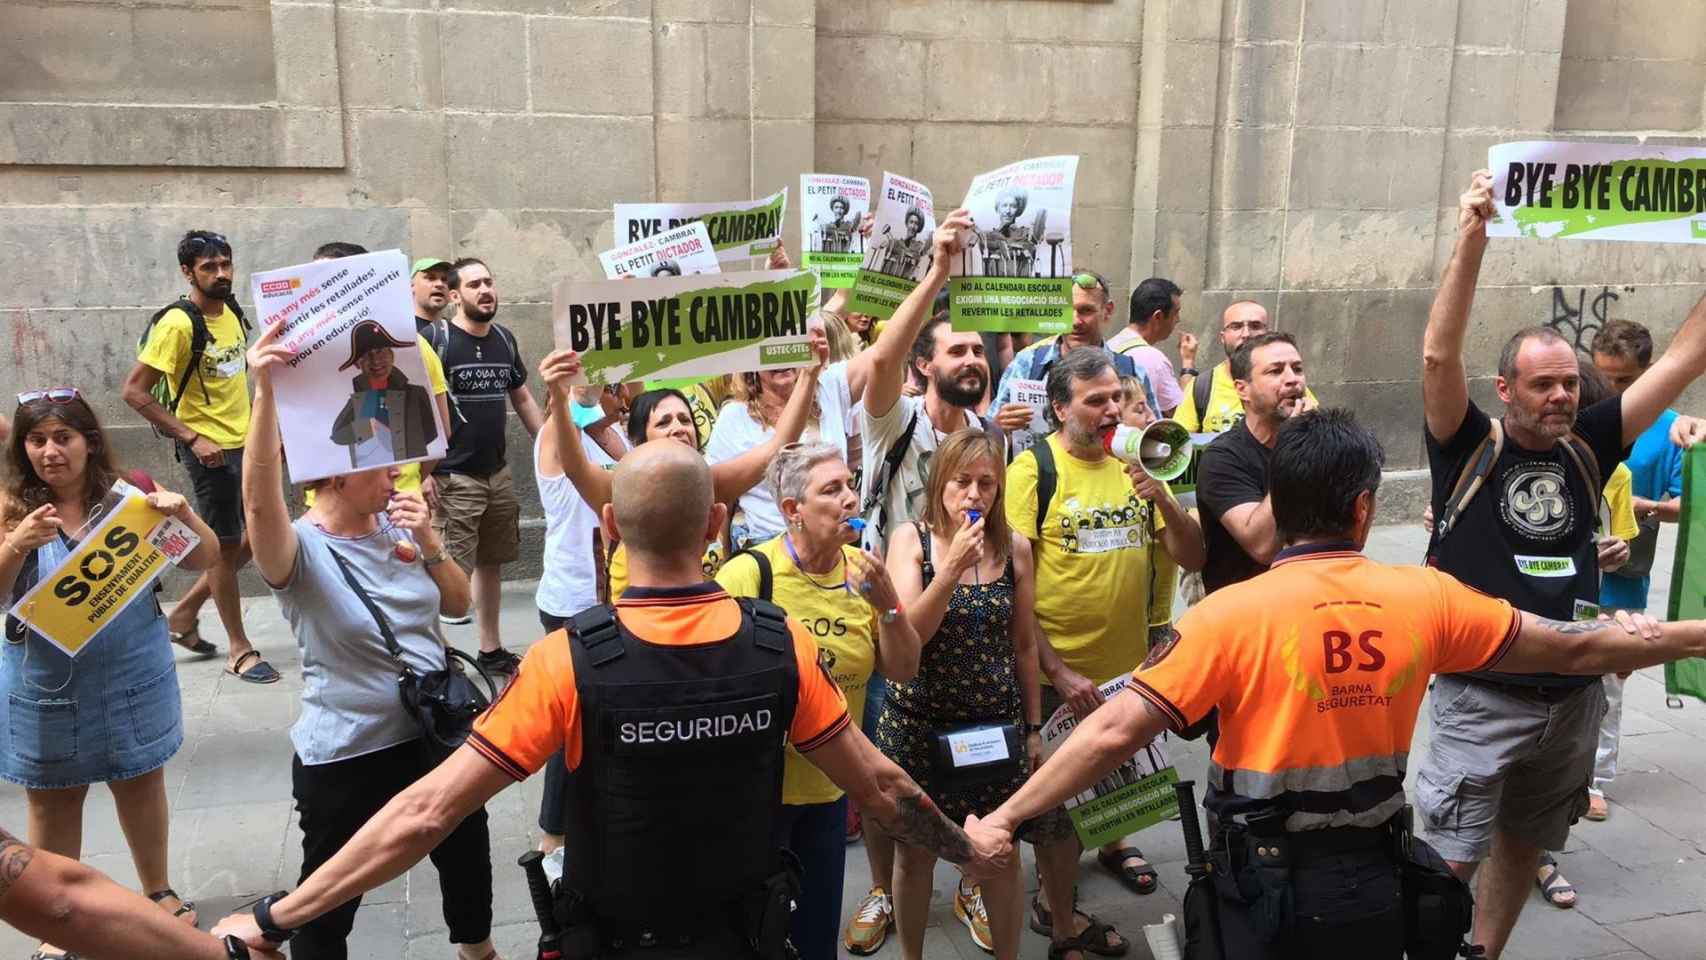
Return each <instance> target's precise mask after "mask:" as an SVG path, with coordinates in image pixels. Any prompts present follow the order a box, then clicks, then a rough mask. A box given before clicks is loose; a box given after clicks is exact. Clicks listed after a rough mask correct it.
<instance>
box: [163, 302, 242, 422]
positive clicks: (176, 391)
mask: <svg viewBox="0 0 1706 960" xmlns="http://www.w3.org/2000/svg"><path fill="white" fill-rule="evenodd" d="M225 309H227V310H230V311H231V312H232V313H233V314H234V315H236V317H237V322H238V324H240V325H241V326H242V328H243V338H244V339H245V340H247V339H248V336H249V318H248V317H247V316H245V315H244V314H243V308H242V307H240V306H238V305H237V300H236V298H235V297H229V298H227V299H226V300H225ZM173 310H182V311H183V312H184V316H186V317H189V318H190V358H189V362H188V363H186V364H184V372H183V375H182V376H180V377H178V382H177V383H175V384H174V383H171V382H169V381H168V380H167V379H166V378H165V377H161V378H160V379H158V380H156V381H154V389H153V390H152V391H151V392H152V393H153V394H154V399H155V400H157V401H159V403H160V406H162V407H165V408H166V409H167V410H168V411H170V412H171V413H172V414H174V415H176V414H177V412H178V403H179V402H180V401H182V400H183V399H184V391H185V390H186V389H188V387H189V383H190V377H191V376H197V377H198V378H199V377H200V374H201V358H202V357H203V356H204V355H205V354H206V353H207V345H208V343H209V342H211V341H212V340H213V336H212V335H211V334H209V333H208V331H207V318H206V317H205V316H202V312H201V308H200V307H198V306H196V305H195V302H194V301H192V300H190V299H189V298H188V297H179V298H178V299H177V300H175V301H173V302H171V303H168V304H166V305H165V306H163V307H161V308H160V309H158V310H156V311H154V315H153V316H151V317H149V318H148V325H147V326H146V327H143V328H142V336H140V337H138V338H137V339H136V350H137V352H138V353H141V352H142V351H143V350H144V349H146V348H147V347H148V338H149V337H151V336H153V335H154V326H155V324H157V323H159V322H160V318H161V317H163V316H165V315H166V314H168V313H171V312H172V311H173ZM201 395H202V399H203V400H208V399H211V398H210V397H209V396H208V393H207V381H206V380H205V379H204V380H202V384H201ZM154 432H155V434H156V435H159V436H162V437H163V436H165V435H164V434H161V433H160V430H159V428H158V427H156V428H155V429H154Z"/></svg>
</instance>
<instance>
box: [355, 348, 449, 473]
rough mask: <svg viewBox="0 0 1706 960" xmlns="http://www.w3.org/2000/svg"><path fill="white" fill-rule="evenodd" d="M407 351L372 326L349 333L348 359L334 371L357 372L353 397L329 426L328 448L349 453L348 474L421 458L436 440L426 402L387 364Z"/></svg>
mask: <svg viewBox="0 0 1706 960" xmlns="http://www.w3.org/2000/svg"><path fill="white" fill-rule="evenodd" d="M418 339H419V338H418V337H417V341H418ZM410 346H413V344H409V343H406V342H404V341H401V340H398V339H396V338H395V337H392V336H391V335H390V334H389V333H386V332H385V328H384V327H382V326H380V325H379V322H378V321H377V320H363V321H362V322H361V323H358V324H356V326H355V329H354V330H351V331H350V356H349V359H348V360H346V361H344V362H343V364H342V365H341V366H339V367H338V369H339V370H348V369H349V368H350V367H359V368H360V371H361V372H360V373H359V374H357V375H356V377H355V378H354V379H353V380H351V381H350V386H351V389H352V390H353V391H354V392H353V393H351V394H350V398H349V401H348V402H347V403H345V404H344V408H343V410H341V411H340V412H339V413H338V417H337V419H336V420H335V421H333V423H332V442H333V443H337V444H341V445H343V446H347V447H349V450H350V468H351V469H354V470H360V469H364V468H367V467H379V466H384V465H386V464H389V463H395V462H397V461H398V460H414V459H418V458H420V457H424V456H426V455H427V447H428V446H429V445H430V444H431V443H432V442H433V441H434V440H436V439H438V424H437V423H436V422H434V420H433V416H432V403H433V401H432V398H431V397H430V396H428V395H427V391H426V388H425V387H420V386H416V385H415V384H412V383H410V382H409V378H408V377H406V376H404V375H403V371H401V370H398V369H397V367H396V365H395V363H394V362H393V361H394V360H395V355H394V354H393V351H394V350H397V349H399V348H407V347H410Z"/></svg>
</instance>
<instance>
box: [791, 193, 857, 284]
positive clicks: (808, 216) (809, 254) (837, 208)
mask: <svg viewBox="0 0 1706 960" xmlns="http://www.w3.org/2000/svg"><path fill="white" fill-rule="evenodd" d="M870 208H871V181H869V180H866V179H865V178H864V177H846V176H842V175H841V174H838V173H802V174H800V232H801V233H802V234H803V236H802V237H801V238H800V251H801V253H800V257H801V260H800V263H801V265H802V266H804V267H806V268H807V269H809V270H811V271H813V272H814V273H816V274H817V275H818V279H819V280H820V282H821V283H822V284H823V285H824V286H825V287H831V288H840V287H851V286H852V285H853V279H854V278H855V277H856V276H858V273H859V263H860V262H861V261H862V260H864V258H865V236H864V234H862V233H860V232H859V222H860V221H861V220H863V219H864V217H865V211H867V210H869V209H870Z"/></svg>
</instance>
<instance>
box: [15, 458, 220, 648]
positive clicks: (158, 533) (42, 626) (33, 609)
mask: <svg viewBox="0 0 1706 960" xmlns="http://www.w3.org/2000/svg"><path fill="white" fill-rule="evenodd" d="M196 542H197V538H196V536H195V534H194V533H192V532H190V531H189V529H188V528H187V527H185V526H184V525H183V524H182V523H179V522H178V521H177V520H174V519H172V518H170V517H167V516H165V515H164V514H162V513H160V512H159V511H158V510H155V509H154V508H153V507H150V506H149V505H148V502H147V501H146V500H144V499H143V498H142V497H141V496H140V495H138V494H136V493H135V492H134V490H132V491H131V492H130V495H127V496H125V497H123V499H121V500H120V501H119V503H118V505H117V508H116V509H114V510H112V511H111V512H110V513H108V514H107V515H106V517H104V518H103V519H102V520H101V521H100V522H99V523H98V524H97V525H96V526H95V527H94V528H93V529H92V530H89V531H88V532H87V533H85V534H84V536H83V538H82V540H81V541H80V542H79V543H78V545H77V546H76V547H75V548H74V549H73V550H72V551H71V554H70V555H69V556H67V557H66V558H65V560H64V562H62V563H60V564H59V565H58V566H57V567H55V568H54V569H53V570H51V571H48V572H47V573H46V574H44V575H43V576H42V577H41V579H40V580H38V581H37V582H36V585H35V586H34V587H32V588H31V589H30V591H29V592H28V593H26V594H24V595H23V597H22V598H20V599H19V600H18V602H17V603H16V604H14V605H13V607H12V611H11V613H12V616H14V617H17V618H18V619H19V620H22V621H23V622H24V623H26V624H28V625H29V627H30V628H31V629H32V630H34V631H35V632H36V633H38V634H40V635H41V636H42V637H43V638H44V639H46V640H47V641H48V642H49V643H52V644H53V645H54V646H56V647H58V648H59V649H61V650H63V651H65V653H66V654H68V655H70V656H73V657H75V656H76V655H77V654H78V652H80V651H81V650H82V649H83V647H84V646H85V645H86V644H87V643H88V642H89V641H90V640H91V639H93V638H94V636H95V634H97V633H99V632H100V631H101V628H102V627H104V626H106V625H107V623H108V622H110V621H111V620H112V618H113V617H115V616H116V615H117V614H118V613H119V611H121V610H123V609H124V608H125V607H126V606H128V605H130V603H131V602H132V601H134V600H135V599H136V598H137V597H140V596H141V595H142V594H143V593H145V592H146V591H147V590H148V588H149V587H150V586H152V585H153V583H154V578H155V577H157V576H159V575H160V572H161V571H162V570H163V569H165V566H166V564H167V563H168V562H169V560H170V559H175V558H181V557H183V556H185V555H187V554H188V553H189V551H190V550H193V549H194V548H195V545H196ZM168 554H170V556H168Z"/></svg>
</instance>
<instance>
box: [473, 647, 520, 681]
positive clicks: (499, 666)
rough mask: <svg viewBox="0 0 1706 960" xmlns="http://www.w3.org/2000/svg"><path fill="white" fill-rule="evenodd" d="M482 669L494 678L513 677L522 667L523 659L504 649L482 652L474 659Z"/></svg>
mask: <svg viewBox="0 0 1706 960" xmlns="http://www.w3.org/2000/svg"><path fill="white" fill-rule="evenodd" d="M474 660H475V662H476V663H478V664H479V665H480V669H481V670H484V671H486V672H487V673H489V674H491V675H492V676H500V677H513V676H515V671H516V670H518V669H519V668H520V667H521V658H520V657H518V656H516V655H515V654H513V653H510V652H509V651H508V650H505V649H504V648H502V647H499V648H498V649H496V650H481V651H480V655H479V656H477V657H475V658H474Z"/></svg>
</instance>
